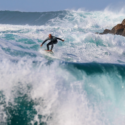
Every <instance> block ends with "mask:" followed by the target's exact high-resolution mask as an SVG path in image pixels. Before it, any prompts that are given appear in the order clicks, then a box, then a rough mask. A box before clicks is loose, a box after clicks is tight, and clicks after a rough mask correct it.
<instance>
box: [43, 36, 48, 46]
mask: <svg viewBox="0 0 125 125" xmlns="http://www.w3.org/2000/svg"><path fill="white" fill-rule="evenodd" d="M47 40H49V39H48V38H47V39H45V40H44V41H43V42H42V44H41V46H42V45H43V44H44V43H45V42H46V41H47Z"/></svg>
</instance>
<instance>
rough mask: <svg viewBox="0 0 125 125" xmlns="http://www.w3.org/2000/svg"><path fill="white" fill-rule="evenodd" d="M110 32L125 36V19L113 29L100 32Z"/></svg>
mask: <svg viewBox="0 0 125 125" xmlns="http://www.w3.org/2000/svg"><path fill="white" fill-rule="evenodd" d="M108 33H110V34H117V35H122V36H125V19H124V20H123V21H122V23H121V24H117V25H116V26H114V27H113V28H112V29H111V30H109V29H105V30H104V31H103V33H99V34H108Z"/></svg>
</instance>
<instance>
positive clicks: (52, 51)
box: [45, 50, 53, 53]
mask: <svg viewBox="0 0 125 125" xmlns="http://www.w3.org/2000/svg"><path fill="white" fill-rule="evenodd" d="M45 52H47V53H53V51H49V50H45Z"/></svg>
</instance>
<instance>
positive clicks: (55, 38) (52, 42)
mask: <svg viewBox="0 0 125 125" xmlns="http://www.w3.org/2000/svg"><path fill="white" fill-rule="evenodd" d="M47 40H50V42H49V43H48V44H47V51H52V49H53V44H57V42H58V41H57V40H61V41H64V40H63V39H60V38H58V37H55V36H52V34H49V36H48V38H47V39H45V40H44V41H43V43H42V44H41V45H40V46H41V47H42V46H43V44H44V43H45V42H46V41H47ZM49 45H51V50H49Z"/></svg>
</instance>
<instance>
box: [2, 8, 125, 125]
mask: <svg viewBox="0 0 125 125" xmlns="http://www.w3.org/2000/svg"><path fill="white" fill-rule="evenodd" d="M124 17H125V14H124V13H113V12H111V11H108V10H104V11H93V12H88V11H82V10H78V11H73V10H67V11H58V12H43V13H37V12H34V13H29V12H11V11H0V124H1V125H2V124H5V125H64V124H65V125H76V124H77V125H99V124H100V125H118V124H120V125H124V123H125V49H124V48H125V38H124V37H122V36H119V35H111V34H107V35H99V34H95V32H102V31H103V30H104V29H105V28H109V29H111V28H112V27H113V26H114V25H116V24H117V23H121V22H122V20H123V19H124ZM50 33H51V34H53V35H55V36H57V37H60V38H62V39H64V40H65V42H61V41H58V44H56V45H55V46H54V49H53V54H49V53H46V52H44V50H45V49H46V44H44V45H43V47H40V44H41V43H42V42H43V40H44V39H46V37H47V36H48V34H50Z"/></svg>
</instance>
